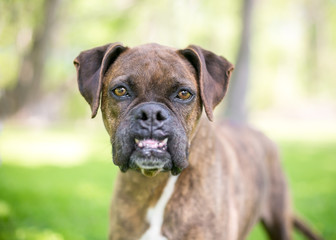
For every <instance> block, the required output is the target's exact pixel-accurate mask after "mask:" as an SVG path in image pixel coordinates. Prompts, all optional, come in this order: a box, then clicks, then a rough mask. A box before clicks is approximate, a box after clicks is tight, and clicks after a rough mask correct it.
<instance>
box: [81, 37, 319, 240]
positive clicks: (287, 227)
mask: <svg viewBox="0 0 336 240" xmlns="http://www.w3.org/2000/svg"><path fill="white" fill-rule="evenodd" d="M75 65H76V67H77V72H78V83H79V88H80V91H81V93H82V95H83V96H84V97H85V99H86V100H87V101H88V103H89V104H90V106H91V109H92V116H93V117H94V116H95V115H96V113H97V109H98V106H99V102H100V98H101V110H102V113H103V120H104V124H105V127H106V129H107V132H108V133H109V135H110V139H111V143H112V145H113V147H114V148H117V149H114V153H113V155H114V159H113V160H114V162H115V164H117V165H118V166H120V167H121V169H122V170H123V171H126V170H127V161H128V160H127V159H128V158H129V157H128V156H122V154H121V155H120V152H126V153H128V152H129V151H131V148H132V146H131V144H134V143H131V142H130V140H127V139H126V140H125V138H127V136H125V135H127V134H122V133H120V132H123V131H122V130H121V129H127V128H128V127H130V125H132V124H131V121H129V120H127V119H128V118H129V117H130V116H131V112H132V109H134V108H136V107H137V106H139V105H140V104H142V103H147V102H154V103H160V104H164V105H165V106H167V108H169V111H171V113H172V117H173V118H174V123H171V124H172V126H170V127H171V128H174V127H182V128H183V129H184V134H185V136H186V139H187V143H186V144H185V143H183V142H180V144H182V145H183V144H185V145H186V150H188V153H189V157H188V158H187V159H185V161H187V164H188V167H186V165H185V166H184V167H183V168H184V169H181V170H182V172H181V173H180V175H179V177H178V180H177V183H176V185H175V190H174V193H173V195H172V197H171V198H170V200H169V202H168V205H167V206H166V208H165V214H164V221H163V226H162V229H161V231H162V234H163V235H164V236H165V237H167V239H170V240H180V239H181V240H182V239H192V240H209V239H227V240H234V239H245V238H246V237H247V235H248V233H249V231H250V230H251V229H252V227H253V226H254V225H255V224H256V223H257V222H258V221H262V223H263V226H264V227H265V229H266V231H267V233H268V234H269V236H270V238H271V239H274V240H277V239H279V240H286V239H291V232H292V226H293V222H294V217H293V215H292V211H291V206H290V200H289V199H290V197H289V191H288V187H287V183H286V180H285V177H284V174H283V172H282V168H281V163H280V161H279V157H278V153H277V149H276V147H275V145H274V144H273V143H272V142H271V141H270V140H269V139H268V138H266V137H265V136H264V135H263V134H262V133H260V132H258V131H255V130H253V129H251V128H249V127H246V126H235V125H232V124H229V123H225V122H222V123H211V122H210V121H209V120H208V119H206V118H205V117H201V115H202V108H204V109H205V112H206V115H207V116H208V118H209V119H210V120H212V111H213V109H214V107H215V106H216V105H217V104H218V103H219V102H220V101H221V99H222V98H223V97H224V95H225V92H226V89H227V85H228V82H229V78H230V74H231V71H232V70H233V66H232V65H231V64H230V63H229V62H228V61H227V60H226V59H224V58H221V57H219V56H217V55H215V54H213V53H211V52H209V51H206V50H204V49H201V48H200V47H197V46H190V47H189V48H187V49H184V50H176V49H173V48H169V47H163V46H160V45H157V44H147V45H142V46H139V47H136V48H132V49H131V48H125V47H123V46H122V45H120V44H118V43H115V44H110V45H105V46H102V47H99V48H96V49H91V50H88V51H85V52H82V53H81V54H80V55H79V56H78V57H77V58H76V60H75ZM120 76H129V77H128V81H129V82H130V81H131V82H130V83H129V84H132V87H133V91H135V92H136V94H135V95H136V98H134V99H133V100H132V101H123V102H118V101H116V100H115V99H114V98H112V97H111V96H110V94H109V91H110V89H111V86H113V84H115V82H116V81H119V80H120V79H119V80H118V78H119V77H120ZM130 79H131V80H130ZM176 84H185V85H188V86H190V87H191V88H193V89H194V90H195V91H196V93H197V94H196V96H195V99H194V101H193V102H192V103H191V104H186V105H181V104H176V103H174V102H173V101H172V100H171V99H170V98H169V96H170V93H171V91H172V90H171V89H172V88H174V86H175V85H176ZM125 131H126V130H125ZM118 134H119V135H120V136H119V135H118ZM120 138H121V139H124V140H122V141H124V142H123V143H122V144H119V145H118V144H117V143H116V142H118V141H121V140H120ZM181 141H184V140H181ZM178 143H179V142H177V144H178ZM123 145H124V147H123ZM183 146H184V145H183ZM127 148H129V149H127ZM119 150H120V151H119ZM128 150H129V151H128ZM118 151H119V152H118ZM177 151H178V150H177ZM171 154H174V153H171ZM168 177H169V173H167V172H165V173H160V174H159V175H157V176H156V177H153V178H148V177H145V176H143V175H141V174H140V173H139V172H136V171H132V170H129V171H127V172H126V173H120V174H119V175H118V177H117V180H116V185H115V192H114V196H113V200H112V203H111V214H110V220H111V221H110V235H109V239H110V240H128V239H129V240H134V239H139V238H140V237H141V236H142V235H143V233H144V232H145V231H146V229H147V228H148V227H149V225H148V223H147V221H146V213H147V210H148V208H149V207H151V206H154V205H155V204H156V202H157V201H158V199H159V197H160V195H161V193H162V191H163V188H164V186H165V184H166V182H167V179H168ZM296 225H297V224H296ZM312 236H313V237H312V238H311V239H319V238H318V237H317V236H314V235H312Z"/></svg>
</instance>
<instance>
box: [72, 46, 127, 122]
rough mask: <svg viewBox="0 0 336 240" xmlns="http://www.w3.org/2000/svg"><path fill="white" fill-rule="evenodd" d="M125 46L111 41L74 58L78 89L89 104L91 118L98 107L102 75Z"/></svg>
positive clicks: (95, 113)
mask: <svg viewBox="0 0 336 240" xmlns="http://www.w3.org/2000/svg"><path fill="white" fill-rule="evenodd" d="M126 49H127V48H126V47H124V46H122V45H121V44H120V43H111V44H107V45H104V46H101V47H97V48H93V49H90V50H87V51H83V52H81V53H80V54H79V55H78V56H77V57H76V58H75V60H74V65H75V67H76V69H77V83H78V87H79V91H80V93H81V94H82V96H83V97H84V98H85V100H86V101H87V102H88V103H89V104H90V107H91V112H92V118H94V117H95V116H96V115H97V111H98V108H99V102H100V95H101V89H102V84H103V77H104V74H105V73H106V71H107V69H108V67H109V66H110V65H111V64H112V63H113V62H114V61H115V60H116V58H117V57H118V56H119V55H120V54H121V53H122V52H123V51H125V50H126Z"/></svg>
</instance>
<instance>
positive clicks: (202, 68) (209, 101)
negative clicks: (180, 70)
mask: <svg viewBox="0 0 336 240" xmlns="http://www.w3.org/2000/svg"><path fill="white" fill-rule="evenodd" d="M180 53H181V54H182V55H183V56H184V57H185V58H187V59H188V61H189V62H190V63H191V64H192V65H193V66H194V67H195V68H196V70H197V75H198V80H199V86H200V91H201V99H202V102H203V106H204V108H205V112H206V114H207V116H208V118H209V120H210V121H212V120H213V109H214V108H215V107H216V106H217V105H218V104H219V103H220V101H221V100H222V99H223V97H224V96H225V94H226V91H227V88H228V85H229V80H230V77H231V73H232V71H233V69H234V66H233V65H232V64H231V63H230V62H229V61H228V60H226V59H225V58H223V57H221V56H218V55H216V54H214V53H212V52H210V51H207V50H205V49H202V48H201V47H198V46H195V45H190V46H188V48H186V49H183V50H180Z"/></svg>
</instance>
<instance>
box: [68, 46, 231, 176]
mask: <svg viewBox="0 0 336 240" xmlns="http://www.w3.org/2000/svg"><path fill="white" fill-rule="evenodd" d="M74 64H75V66H76V69H77V80H78V86H79V90H80V92H81V94H82V95H83V97H84V98H85V99H86V101H87V102H88V103H89V104H90V106H91V110H92V117H95V116H96V114H97V111H98V108H99V104H100V102H101V110H102V113H103V120H104V124H105V127H106V129H107V132H108V133H109V135H110V141H111V144H112V154H113V161H114V163H115V164H116V165H117V166H119V167H120V169H121V171H123V172H125V171H127V170H128V169H133V170H137V171H139V172H141V173H142V174H143V175H145V176H155V175H156V174H158V173H159V172H161V171H171V173H172V174H174V175H176V174H179V173H180V172H181V171H182V170H183V169H184V168H186V167H187V166H188V148H189V145H190V141H191V139H192V137H193V135H194V133H195V131H196V126H197V123H198V120H199V119H200V116H201V114H202V108H203V107H204V109H205V112H206V114H207V116H208V118H209V119H210V120H212V119H213V109H214V108H215V106H216V105H217V104H218V103H219V102H220V101H221V100H222V98H223V97H224V95H225V93H226V90H227V87H228V83H229V79H230V75H231V72H232V70H233V66H232V64H231V63H229V62H228V61H227V60H226V59H225V58H223V57H220V56H217V55H215V54H214V53H212V52H210V51H207V50H204V49H202V48H200V47H198V46H194V45H191V46H189V47H188V48H186V49H183V50H177V49H173V48H169V47H164V46H161V45H157V44H146V45H142V46H138V47H135V48H127V47H124V46H122V45H121V44H120V43H113V44H108V45H105V46H102V47H98V48H94V49H91V50H87V51H84V52H82V53H80V55H79V56H78V57H77V58H76V59H75V60H74Z"/></svg>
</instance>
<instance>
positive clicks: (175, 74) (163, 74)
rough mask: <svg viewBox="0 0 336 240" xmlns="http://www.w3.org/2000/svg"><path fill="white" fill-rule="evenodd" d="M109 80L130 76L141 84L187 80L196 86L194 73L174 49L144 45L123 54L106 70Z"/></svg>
mask: <svg viewBox="0 0 336 240" xmlns="http://www.w3.org/2000/svg"><path fill="white" fill-rule="evenodd" d="M108 75H109V78H110V79H111V80H113V79H114V78H116V77H118V76H122V75H130V76H133V77H134V78H135V79H139V80H141V81H142V83H144V81H145V82H149V81H155V82H156V83H157V82H158V81H167V79H176V80H179V79H189V80H190V81H191V83H192V84H194V85H196V84H197V83H196V71H195V69H194V68H193V67H192V65H191V64H190V63H189V62H188V61H187V60H186V59H185V58H184V57H183V56H182V55H180V54H179V53H178V51H177V50H176V49H174V48H170V47H164V46H161V45H158V44H146V45H142V46H138V47H136V48H131V49H128V50H126V51H125V52H123V53H122V54H121V55H120V56H119V57H118V58H117V59H116V61H115V62H114V63H113V65H112V66H111V67H110V69H109V70H108Z"/></svg>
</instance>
